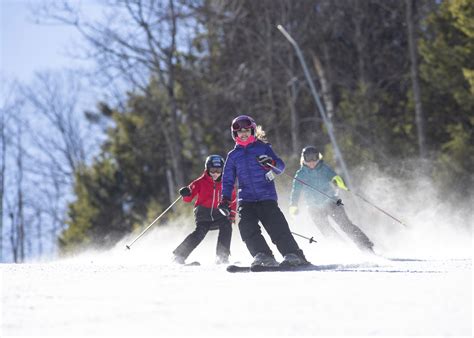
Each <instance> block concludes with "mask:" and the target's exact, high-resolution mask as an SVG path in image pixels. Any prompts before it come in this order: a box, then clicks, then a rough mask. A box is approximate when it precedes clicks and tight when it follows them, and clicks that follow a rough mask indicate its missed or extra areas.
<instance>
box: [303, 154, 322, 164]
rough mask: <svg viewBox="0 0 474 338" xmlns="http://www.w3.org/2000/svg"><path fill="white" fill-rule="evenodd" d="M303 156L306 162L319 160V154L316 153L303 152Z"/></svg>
mask: <svg viewBox="0 0 474 338" xmlns="http://www.w3.org/2000/svg"><path fill="white" fill-rule="evenodd" d="M303 157H304V160H305V161H306V162H311V161H318V160H319V154H318V153H309V154H305V155H304V156H303Z"/></svg>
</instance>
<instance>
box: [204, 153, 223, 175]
mask: <svg viewBox="0 0 474 338" xmlns="http://www.w3.org/2000/svg"><path fill="white" fill-rule="evenodd" d="M211 168H221V169H224V158H223V157H222V156H220V155H209V156H208V157H207V158H206V164H205V169H206V170H207V171H208V172H209V169H211Z"/></svg>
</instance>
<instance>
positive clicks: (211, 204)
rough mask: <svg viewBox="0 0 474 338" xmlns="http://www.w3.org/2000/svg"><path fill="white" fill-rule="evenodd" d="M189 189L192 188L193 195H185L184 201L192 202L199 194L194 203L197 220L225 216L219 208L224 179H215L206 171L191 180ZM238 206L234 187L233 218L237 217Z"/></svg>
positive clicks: (231, 205) (231, 206)
mask: <svg viewBox="0 0 474 338" xmlns="http://www.w3.org/2000/svg"><path fill="white" fill-rule="evenodd" d="M189 189H191V195H190V196H186V197H183V201H185V202H188V203H189V202H192V200H193V199H194V197H196V196H197V199H196V202H195V203H194V207H195V212H194V213H195V216H196V220H201V221H206V220H209V221H211V220H212V221H214V220H216V219H218V218H221V216H222V217H223V215H222V214H221V213H220V212H219V209H218V208H217V206H218V205H219V203H220V201H221V192H222V181H214V180H213V179H212V177H211V176H209V175H208V174H207V171H204V172H203V174H202V175H201V176H200V177H198V178H197V179H195V180H194V181H192V182H191V184H190V185H189ZM236 207H237V203H236V194H235V188H234V190H233V191H232V202H231V204H230V208H231V210H232V211H233V212H231V217H230V218H231V219H234V218H235V211H236Z"/></svg>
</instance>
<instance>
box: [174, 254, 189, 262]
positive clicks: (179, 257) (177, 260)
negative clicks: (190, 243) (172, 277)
mask: <svg viewBox="0 0 474 338" xmlns="http://www.w3.org/2000/svg"><path fill="white" fill-rule="evenodd" d="M172 261H173V263H175V264H185V261H186V258H184V257H183V256H180V255H174V256H173V259H172Z"/></svg>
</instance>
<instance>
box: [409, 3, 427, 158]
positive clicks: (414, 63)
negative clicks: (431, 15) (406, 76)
mask: <svg viewBox="0 0 474 338" xmlns="http://www.w3.org/2000/svg"><path fill="white" fill-rule="evenodd" d="M405 4H406V20H407V28H408V48H409V53H410V64H411V71H410V75H411V83H412V87H413V100H414V101H415V123H416V128H417V137H418V148H419V154H420V158H421V159H426V156H427V151H426V135H425V118H424V115H423V106H422V103H421V93H420V80H419V72H418V55H417V48H416V46H417V44H416V40H417V34H416V19H415V15H414V10H415V1H414V0H405Z"/></svg>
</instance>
